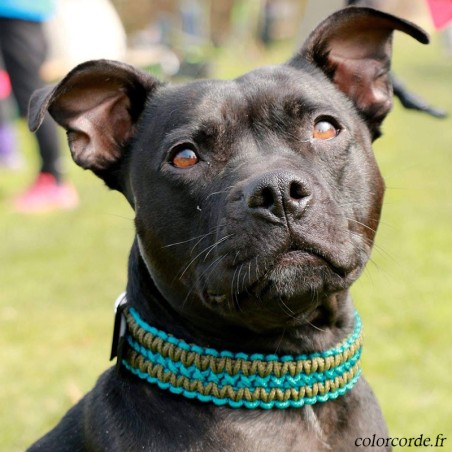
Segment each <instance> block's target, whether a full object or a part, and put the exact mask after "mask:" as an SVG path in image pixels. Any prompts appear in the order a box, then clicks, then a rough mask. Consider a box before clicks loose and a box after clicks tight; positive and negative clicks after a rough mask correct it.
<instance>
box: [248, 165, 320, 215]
mask: <svg viewBox="0 0 452 452" xmlns="http://www.w3.org/2000/svg"><path fill="white" fill-rule="evenodd" d="M245 193H246V202H247V206H248V208H249V209H251V211H252V213H253V215H258V216H261V217H264V218H265V219H271V218H273V219H274V217H276V218H277V219H278V220H279V219H282V218H284V217H286V216H288V215H289V216H292V217H296V218H298V217H300V215H301V214H302V213H303V212H304V210H305V209H306V205H307V202H308V200H309V198H310V196H311V192H310V190H309V188H308V186H307V183H306V182H305V181H304V180H303V179H302V178H300V177H298V176H296V175H294V174H291V173H287V172H273V173H267V174H265V175H263V176H261V177H259V178H257V179H254V180H253V181H252V182H251V183H250V184H249V185H248V187H247V189H246V190H245Z"/></svg>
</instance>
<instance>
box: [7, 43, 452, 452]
mask: <svg viewBox="0 0 452 452" xmlns="http://www.w3.org/2000/svg"><path fill="white" fill-rule="evenodd" d="M289 55H290V46H288V45H284V46H276V47H275V48H273V49H272V50H270V51H269V52H268V53H266V54H262V52H251V53H243V54H241V53H240V50H237V49H225V50H223V51H221V52H218V53H217V54H216V55H215V56H214V58H213V63H212V68H213V70H214V72H215V75H216V76H219V77H226V78H229V77H233V76H235V75H239V74H241V73H243V72H244V71H246V70H248V69H251V68H253V67H256V66H259V65H261V64H263V63H277V62H280V61H283V60H284V59H285V58H286V57H288V56H289ZM237 62H240V63H237ZM394 68H395V71H396V73H397V74H398V75H399V76H400V77H401V78H402V80H403V81H404V82H406V84H407V85H408V86H409V87H410V88H411V89H413V90H417V91H418V92H419V94H421V95H422V96H423V97H424V98H426V99H428V100H429V101H431V102H432V103H434V104H435V105H438V106H441V107H443V108H446V109H447V110H448V111H450V112H452V59H451V58H449V59H446V58H444V55H443V52H442V49H441V46H440V45H439V42H438V39H436V40H434V42H433V45H432V46H425V47H423V46H421V45H419V44H416V43H415V42H413V41H412V40H410V39H409V38H406V37H403V36H400V34H398V35H397V38H396V46H395V60H394ZM18 131H19V134H20V138H21V143H22V144H23V147H24V153H25V155H26V158H27V161H28V163H29V164H28V166H27V168H26V169H24V170H21V171H19V172H16V173H11V172H6V171H0V258H1V260H0V262H1V263H0V344H1V365H0V407H1V408H0V450H1V451H8V452H11V451H21V450H24V448H25V447H26V446H27V445H29V444H30V443H31V442H32V441H33V440H35V439H37V438H38V437H39V436H40V435H42V434H43V433H45V432H46V431H47V430H48V429H49V428H50V427H52V426H53V425H54V424H55V423H56V422H57V421H58V420H59V419H60V418H61V416H62V415H63V414H64V413H65V412H66V410H67V409H68V408H69V407H70V406H72V405H73V404H74V403H75V402H76V401H77V400H78V399H79V398H80V397H81V396H82V395H83V394H84V393H86V392H87V391H88V390H89V389H90V388H91V387H92V386H93V384H94V382H95V381H96V378H97V376H98V375H99V374H100V372H102V370H104V369H106V368H107V367H108V366H109V362H108V357H109V348H110V338H111V332H112V322H113V314H112V312H113V302H114V300H115V298H116V297H117V295H118V294H119V293H120V292H121V291H122V290H123V289H124V286H125V282H126V280H125V277H126V261H127V255H128V250H129V247H130V245H131V241H132V237H133V212H132V210H131V209H130V208H129V207H128V205H127V204H126V202H125V201H124V200H123V199H122V197H121V196H120V195H119V194H118V193H115V192H109V191H108V190H107V189H106V188H104V187H103V183H102V182H101V181H99V180H98V179H97V178H95V177H94V176H93V175H91V174H90V173H88V172H83V171H82V170H81V169H79V168H77V167H76V166H75V165H74V164H73V163H72V162H69V158H68V157H67V158H66V160H67V161H66V167H67V169H68V172H69V177H70V179H71V180H72V181H73V182H74V184H75V185H76V186H77V189H78V190H79V194H80V197H81V206H80V208H79V209H78V210H76V211H74V212H69V213H54V214H47V215H40V216H23V215H19V214H15V213H13V212H12V211H11V208H10V205H9V202H8V200H9V199H10V198H11V196H13V195H14V194H15V193H17V192H18V191H20V190H21V189H23V188H24V187H25V186H26V185H27V183H29V181H30V180H31V178H32V177H33V175H34V173H33V167H34V165H35V162H36V156H35V151H34V149H33V148H32V146H33V145H32V142H31V140H30V138H29V137H28V136H27V132H26V128H25V125H24V124H23V123H22V122H18ZM451 148H452V121H451V119H450V118H449V119H446V120H442V121H441V120H436V119H433V118H431V117H428V116H427V115H423V114H419V113H416V112H409V111H407V110H403V109H402V108H401V107H400V106H399V104H398V101H397V100H396V101H395V108H394V111H393V113H392V114H391V115H390V116H389V117H388V119H387V120H386V122H385V125H384V136H383V137H382V138H381V139H379V140H378V141H377V142H376V144H375V151H376V155H377V158H378V160H379V163H380V166H381V170H382V172H383V175H384V176H385V179H386V183H387V193H386V199H385V207H384V211H383V217H382V221H381V225H380V229H379V232H378V236H377V242H376V245H375V249H374V252H373V256H372V262H370V263H369V265H368V267H367V269H366V271H365V273H364V275H363V276H362V277H361V279H360V280H359V282H358V283H357V284H356V285H355V286H354V287H353V294H354V300H355V303H356V306H357V307H358V309H359V311H360V313H361V315H362V317H363V320H364V327H365V353H364V358H363V361H364V362H363V366H364V373H365V375H366V377H367V379H368V380H369V382H370V383H371V385H372V387H373V388H374V390H375V392H376V394H377V395H378V399H379V401H380V403H381V405H382V408H383V411H384V413H385V416H386V418H387V422H388V425H389V428H390V431H391V434H392V436H403V437H418V436H419V435H420V434H423V435H424V437H432V438H435V437H436V435H438V434H440V433H442V434H444V435H445V436H446V437H448V440H446V443H445V445H446V446H449V447H448V448H451V449H449V450H452V403H451V399H452V378H451V372H450V371H451V367H452V351H451V343H452V327H451V319H452V303H451V300H452V277H451V275H452V241H451V237H452V233H451V228H452V177H451V172H452V149H451Z"/></svg>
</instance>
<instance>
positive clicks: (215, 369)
mask: <svg viewBox="0 0 452 452" xmlns="http://www.w3.org/2000/svg"><path fill="white" fill-rule="evenodd" d="M124 315H125V318H126V321H127V329H128V333H127V344H128V347H127V349H128V350H127V354H126V358H125V359H123V360H122V364H123V366H125V367H126V368H127V369H128V370H129V371H130V372H132V373H133V374H135V375H137V376H138V377H140V378H142V379H144V380H147V381H148V382H150V383H153V384H157V385H158V386H159V387H160V388H161V389H165V390H169V391H171V392H172V393H174V394H182V395H184V396H185V397H188V398H192V399H193V398H196V399H198V400H200V401H202V402H213V403H214V404H216V405H229V406H230V407H232V408H240V407H246V408H265V409H270V408H289V407H296V408H298V407H302V406H303V405H312V404H314V403H317V402H326V401H327V400H329V399H336V398H337V397H338V396H340V395H343V394H345V393H346V392H347V391H349V390H350V389H351V388H353V386H354V385H355V384H356V382H357V381H358V379H359V377H360V374H361V369H360V357H361V348H362V335H361V319H360V317H359V315H358V313H357V312H355V326H354V330H353V332H352V333H351V334H350V336H348V337H347V338H346V339H345V340H344V341H343V342H341V343H340V344H339V345H338V346H336V347H334V348H332V349H329V350H326V351H323V352H319V353H312V354H309V355H298V356H291V355H285V356H278V355H261V354H253V355H247V354H245V353H235V354H234V353H231V352H227V351H223V352H218V351H216V350H214V349H211V348H202V347H198V346H196V345H192V344H187V343H186V342H184V341H182V340H179V339H176V338H175V337H173V336H171V335H168V334H166V333H164V332H163V331H160V330H158V329H156V328H154V327H152V326H150V325H148V324H147V323H145V322H144V321H143V320H142V319H141V318H140V316H139V315H138V313H137V312H136V310H135V309H134V308H125V310H124Z"/></svg>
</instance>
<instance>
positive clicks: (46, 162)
mask: <svg viewBox="0 0 452 452" xmlns="http://www.w3.org/2000/svg"><path fill="white" fill-rule="evenodd" d="M54 8H55V5H54V2H53V0H2V1H0V52H1V56H2V58H3V62H4V65H5V69H6V71H7V72H8V75H9V78H10V80H11V87H12V92H13V95H14V98H15V100H16V102H17V105H18V108H19V113H20V115H21V116H22V117H26V115H27V110H28V102H29V99H30V96H31V95H32V93H33V92H34V91H35V90H36V89H38V88H41V87H42V86H44V82H43V80H42V78H41V76H40V68H41V65H42V64H43V62H44V60H45V58H46V53H47V42H46V39H45V35H44V32H43V22H44V21H45V20H47V19H48V18H49V17H50V16H51V15H52V14H53V12H54ZM36 139H37V142H38V147H39V154H40V158H41V166H40V169H39V173H38V175H37V177H36V179H35V181H34V182H33V184H32V185H31V186H30V187H29V188H28V189H27V190H26V191H25V192H24V193H23V194H21V195H20V196H18V197H17V198H16V199H15V200H14V207H15V209H16V210H17V211H20V212H24V213H35V212H46V211H51V210H57V209H72V208H74V207H76V206H77V204H78V196H77V193H76V191H75V189H74V188H73V186H72V185H71V184H69V183H65V182H63V180H62V174H61V168H60V141H59V137H58V133H57V129H56V125H55V124H54V122H53V120H52V119H51V118H50V116H49V115H47V116H46V119H45V121H44V123H43V127H42V128H41V129H40V130H39V131H38V132H37V133H36Z"/></svg>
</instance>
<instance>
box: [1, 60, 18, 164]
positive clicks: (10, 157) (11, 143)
mask: <svg viewBox="0 0 452 452" xmlns="http://www.w3.org/2000/svg"><path fill="white" fill-rule="evenodd" d="M10 94H11V82H10V80H9V77H8V73H7V72H6V71H5V70H4V69H3V67H2V65H0V167H2V168H8V169H15V168H19V167H20V166H21V159H20V156H19V154H18V152H17V146H16V137H15V133H14V127H13V125H12V124H11V123H10V121H9V119H10V115H9V106H10V105H9V97H10Z"/></svg>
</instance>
